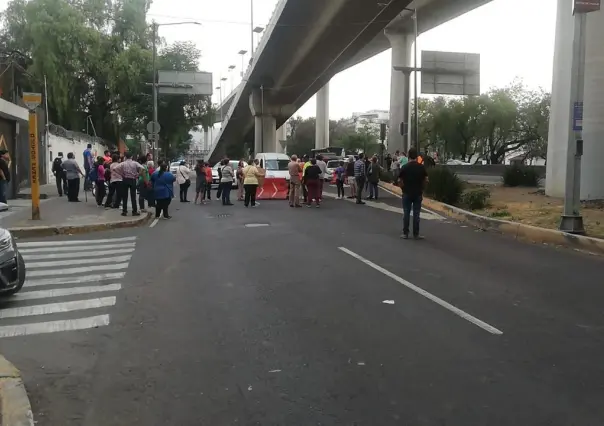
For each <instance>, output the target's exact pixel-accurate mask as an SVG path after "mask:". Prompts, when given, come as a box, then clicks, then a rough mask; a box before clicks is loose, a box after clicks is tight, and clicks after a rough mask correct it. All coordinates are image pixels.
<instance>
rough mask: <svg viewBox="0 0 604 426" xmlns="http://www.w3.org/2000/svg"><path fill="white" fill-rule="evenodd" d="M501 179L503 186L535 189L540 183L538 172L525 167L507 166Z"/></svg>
mask: <svg viewBox="0 0 604 426" xmlns="http://www.w3.org/2000/svg"><path fill="white" fill-rule="evenodd" d="M502 177H503V184H504V185H505V186H528V187H537V186H539V182H540V181H541V176H539V172H538V171H537V170H535V169H534V168H533V167H527V166H517V165H514V166H507V167H506V168H505V170H504V171H503V176H502Z"/></svg>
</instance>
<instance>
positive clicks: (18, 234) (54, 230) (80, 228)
mask: <svg viewBox="0 0 604 426" xmlns="http://www.w3.org/2000/svg"><path fill="white" fill-rule="evenodd" d="M150 218H151V213H149V212H147V213H146V214H144V215H141V216H140V217H137V218H135V219H130V220H124V221H120V222H108V223H98V224H93V225H76V226H68V225H65V226H64V225H57V226H29V227H23V228H8V230H9V231H10V232H11V233H12V234H13V236H14V237H15V238H38V237H50V236H53V235H66V234H70V235H73V234H86V233H89V232H97V231H106V230H109V229H121V228H134V227H137V226H142V225H144V224H146V223H147V222H149V219H150Z"/></svg>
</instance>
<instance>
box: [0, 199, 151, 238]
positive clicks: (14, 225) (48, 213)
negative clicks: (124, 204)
mask: <svg viewBox="0 0 604 426" xmlns="http://www.w3.org/2000/svg"><path fill="white" fill-rule="evenodd" d="M11 202H12V200H10V201H9V206H10V208H11V210H10V211H9V212H7V213H8V214H5V215H2V217H0V226H2V227H4V228H6V229H8V230H9V231H11V232H12V234H13V235H14V236H15V237H16V238H38V237H48V236H53V235H73V234H84V233H89V232H97V231H105V230H110V229H120V228H132V227H137V226H142V225H145V224H146V223H148V222H149V220H150V219H151V213H141V215H140V216H121V215H120V211H119V210H117V209H104V208H101V207H98V206H97V205H96V203H95V202H89V203H85V202H82V203H69V202H67V200H65V199H64V198H54V199H51V200H47V201H46V202H44V203H43V204H41V205H40V211H41V219H40V220H31V207H30V206H25V205H22V204H21V205H19V204H17V203H14V204H11Z"/></svg>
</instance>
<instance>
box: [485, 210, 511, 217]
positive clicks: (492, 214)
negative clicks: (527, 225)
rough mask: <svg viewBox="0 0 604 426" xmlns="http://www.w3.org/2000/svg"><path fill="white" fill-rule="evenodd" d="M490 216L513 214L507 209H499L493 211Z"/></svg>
mask: <svg viewBox="0 0 604 426" xmlns="http://www.w3.org/2000/svg"><path fill="white" fill-rule="evenodd" d="M489 216H491V217H508V216H511V214H510V212H509V211H507V210H497V211H494V212H491V214H490V215H489Z"/></svg>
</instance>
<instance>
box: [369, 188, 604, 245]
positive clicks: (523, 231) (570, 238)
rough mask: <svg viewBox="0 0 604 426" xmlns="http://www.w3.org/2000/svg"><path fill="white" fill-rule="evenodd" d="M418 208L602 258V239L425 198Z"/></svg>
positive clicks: (535, 241) (397, 189)
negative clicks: (506, 218)
mask: <svg viewBox="0 0 604 426" xmlns="http://www.w3.org/2000/svg"><path fill="white" fill-rule="evenodd" d="M380 185H381V186H383V187H384V188H385V189H388V190H389V191H392V192H394V193H396V194H399V195H400V194H401V189H400V188H399V187H398V186H395V185H392V184H389V183H384V182H380ZM422 207H425V208H426V209H428V210H432V211H433V212H435V213H438V214H441V215H443V216H446V217H448V218H451V219H453V220H455V221H458V222H466V223H469V224H471V225H473V226H476V227H478V228H481V229H484V230H489V231H495V232H499V233H500V234H506V235H511V236H513V237H514V239H517V240H523V241H529V242H532V243H539V244H552V245H557V246H561V247H566V248H571V249H574V250H579V251H587V252H590V253H594V254H599V255H604V239H600V238H593V237H584V236H582V235H573V234H568V233H566V232H561V231H556V230H554V229H546V228H539V227H537V226H532V225H525V224H523V223H518V222H510V221H508V220H501V219H495V218H490V217H486V216H480V215H477V214H475V213H472V212H469V211H467V210H463V209H460V208H459V207H455V206H451V205H449V204H445V203H441V202H439V201H435V200H432V199H430V198H426V197H424V201H423V203H422Z"/></svg>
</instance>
